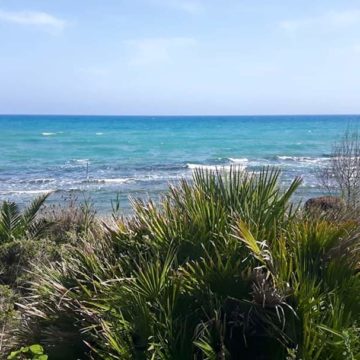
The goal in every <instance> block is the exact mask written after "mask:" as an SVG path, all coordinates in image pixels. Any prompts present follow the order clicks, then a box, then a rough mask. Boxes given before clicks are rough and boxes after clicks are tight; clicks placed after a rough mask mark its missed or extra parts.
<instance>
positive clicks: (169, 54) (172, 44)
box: [125, 37, 196, 65]
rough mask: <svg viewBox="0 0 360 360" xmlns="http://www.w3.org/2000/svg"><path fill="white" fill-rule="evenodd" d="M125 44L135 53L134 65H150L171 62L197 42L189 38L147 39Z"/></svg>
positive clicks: (132, 61)
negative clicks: (180, 52)
mask: <svg viewBox="0 0 360 360" xmlns="http://www.w3.org/2000/svg"><path fill="white" fill-rule="evenodd" d="M125 44H127V45H129V46H130V47H131V48H132V49H133V51H134V55H133V57H132V59H131V63H132V64H134V65H148V64H157V63H164V62H168V61H170V60H171V59H172V58H173V57H175V56H176V55H177V54H179V51H183V50H185V49H187V48H191V47H193V46H195V45H196V40H195V39H193V38H188V37H169V38H145V39H138V40H127V41H125Z"/></svg>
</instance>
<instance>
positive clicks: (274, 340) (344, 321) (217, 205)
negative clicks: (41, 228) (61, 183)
mask: <svg viewBox="0 0 360 360" xmlns="http://www.w3.org/2000/svg"><path fill="white" fill-rule="evenodd" d="M279 176H280V173H279V172H278V171H277V170H272V169H264V170H263V171H261V172H260V173H259V174H247V173H244V172H241V171H238V170H237V169H235V168H234V169H232V170H231V171H230V173H222V172H212V171H210V172H207V171H200V170H199V171H196V172H195V174H194V179H193V182H192V183H189V182H187V181H182V182H181V184H180V185H179V186H177V187H171V188H170V190H169V192H168V193H167V195H166V196H165V197H164V198H163V200H162V201H161V203H160V204H159V206H155V204H154V203H152V202H151V201H150V202H148V203H145V202H142V201H134V202H133V207H134V216H133V217H131V218H128V219H119V220H118V221H117V222H116V223H115V224H114V223H113V224H108V225H107V226H106V229H107V233H106V236H98V235H97V233H96V232H91V231H89V232H85V233H84V232H81V233H79V234H78V238H77V241H76V242H73V243H72V245H70V246H67V247H66V249H65V251H64V252H63V253H62V258H61V260H60V261H57V262H52V263H47V264H45V266H39V267H38V268H37V270H36V271H35V273H34V279H33V281H32V286H31V289H30V294H29V296H28V297H27V301H26V303H25V304H24V305H23V306H24V313H23V319H24V321H23V326H22V328H21V330H22V334H20V337H19V339H20V342H21V341H23V343H25V341H26V343H28V342H29V340H32V341H33V342H34V343H41V344H42V345H43V346H44V348H45V349H46V352H47V353H48V354H49V358H51V359H53V358H54V359H64V358H66V359H77V358H91V357H92V358H94V357H98V358H104V359H175V360H176V359H237V358H240V357H241V358H244V359H255V360H256V359H259V360H260V359H266V358H269V356H270V357H271V359H275V360H276V359H279V360H280V359H284V360H285V359H297V358H298V359H315V360H316V359H319V360H320V359H329V358H332V359H335V360H337V359H339V360H340V359H344V358H345V359H351V358H353V359H357V358H358V357H359V356H360V346H359V341H358V333H359V325H358V324H359V320H360V319H359V314H360V308H359V304H360V278H359V261H360V258H359V251H358V249H359V232H358V226H357V224H356V223H349V222H342V221H338V222H334V221H333V222H330V221H327V220H326V219H321V218H318V219H316V218H314V219H308V218H303V217H302V215H301V212H299V211H297V209H298V208H297V207H296V206H293V205H292V204H291V202H290V200H291V195H292V194H293V193H294V191H295V190H296V189H297V187H298V186H299V184H300V180H299V179H295V180H294V182H293V183H292V184H291V185H290V186H289V187H288V188H287V189H284V190H282V189H281V188H280V187H279V185H278V180H279ZM97 226H99V225H97ZM100 233H103V231H102V230H101V231H100ZM21 335H22V337H21ZM21 339H23V340H21Z"/></svg>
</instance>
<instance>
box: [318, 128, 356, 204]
mask: <svg viewBox="0 0 360 360" xmlns="http://www.w3.org/2000/svg"><path fill="white" fill-rule="evenodd" d="M319 179H320V181H321V183H322V184H323V185H324V187H325V188H326V189H327V190H328V191H329V192H330V193H335V194H340V195H341V197H342V198H343V199H344V200H345V203H346V205H347V207H348V209H349V210H351V211H354V210H358V204H359V200H360V133H359V131H358V130H351V129H350V128H348V129H347V131H346V132H345V134H344V135H343V137H342V138H341V140H340V141H339V142H338V143H335V144H334V146H333V149H332V153H331V159H330V162H329V164H328V166H326V167H324V168H323V169H322V170H321V171H320V172H319Z"/></svg>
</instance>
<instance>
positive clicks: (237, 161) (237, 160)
mask: <svg viewBox="0 0 360 360" xmlns="http://www.w3.org/2000/svg"><path fill="white" fill-rule="evenodd" d="M228 159H229V161H231V162H232V163H233V164H244V163H248V162H249V159H247V158H228Z"/></svg>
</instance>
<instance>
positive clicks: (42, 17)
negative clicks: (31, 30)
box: [0, 9, 67, 31]
mask: <svg viewBox="0 0 360 360" xmlns="http://www.w3.org/2000/svg"><path fill="white" fill-rule="evenodd" d="M0 21H2V22H8V23H13V24H19V25H31V26H39V27H45V28H47V29H50V30H57V31H62V30H63V29H64V27H65V26H66V24H67V22H66V21H65V20H62V19H59V18H57V17H55V16H53V15H51V14H48V13H46V12H42V11H4V10H1V9H0Z"/></svg>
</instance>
